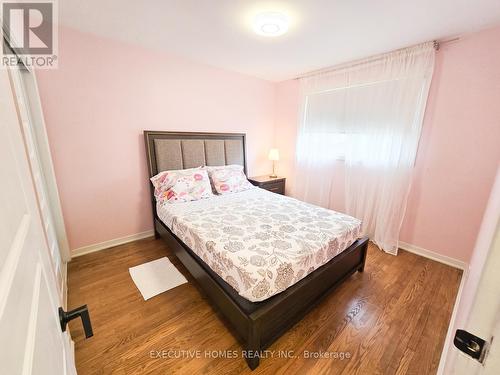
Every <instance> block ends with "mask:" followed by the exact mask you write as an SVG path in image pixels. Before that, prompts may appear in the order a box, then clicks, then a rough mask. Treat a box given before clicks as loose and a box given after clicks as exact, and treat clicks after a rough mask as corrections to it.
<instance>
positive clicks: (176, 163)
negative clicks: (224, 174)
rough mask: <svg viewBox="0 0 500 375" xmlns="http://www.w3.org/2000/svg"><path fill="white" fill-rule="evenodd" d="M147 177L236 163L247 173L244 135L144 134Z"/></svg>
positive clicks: (153, 132) (145, 132) (159, 132)
mask: <svg viewBox="0 0 500 375" xmlns="http://www.w3.org/2000/svg"><path fill="white" fill-rule="evenodd" d="M144 138H145V141H146V153H147V159H148V170H149V177H152V176H155V175H156V174H158V173H160V172H162V171H166V170H172V169H187V168H195V167H200V166H205V165H208V166H218V165H229V164H239V165H242V166H243V168H244V171H245V174H246V172H247V165H246V149H245V148H246V144H245V134H236V133H190V132H167V131H165V132H161V131H149V130H147V131H144Z"/></svg>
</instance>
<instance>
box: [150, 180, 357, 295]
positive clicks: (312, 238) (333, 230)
mask: <svg viewBox="0 0 500 375" xmlns="http://www.w3.org/2000/svg"><path fill="white" fill-rule="evenodd" d="M157 214H158V217H159V218H160V219H161V220H162V221H163V223H164V224H165V225H166V226H167V227H168V228H170V230H171V231H172V232H173V233H174V234H175V235H176V236H177V237H178V238H179V239H181V240H182V241H183V242H184V243H185V244H186V245H187V246H189V248H190V249H192V250H193V251H194V252H195V253H196V255H198V256H199V257H200V258H201V259H202V260H203V261H204V262H205V263H206V264H207V265H208V266H209V267H210V268H211V269H212V270H213V271H214V272H215V273H217V274H218V275H219V276H220V277H221V278H222V279H223V280H224V281H226V282H227V283H228V284H229V285H231V286H232V287H233V288H234V289H235V290H236V291H237V292H238V294H239V295H241V296H242V297H244V298H245V299H247V300H249V301H251V302H257V301H263V300H265V299H267V298H269V297H271V296H273V295H275V294H277V293H280V292H282V291H283V290H285V289H286V288H288V287H289V286H290V285H293V284H294V283H296V282H298V281H299V280H301V279H303V278H304V277H306V276H307V275H308V274H310V273H311V272H313V271H314V270H315V269H317V268H319V267H321V266H322V265H324V264H325V263H327V262H328V261H329V260H331V259H332V258H334V257H335V256H336V255H338V254H339V253H341V252H342V251H344V250H345V249H347V248H348V247H349V246H350V245H351V244H352V243H353V242H354V241H355V240H356V239H357V238H359V236H360V231H361V221H360V220H358V219H356V218H353V217H351V216H348V215H344V214H341V213H339V212H335V211H332V210H328V209H324V208H321V207H317V206H314V205H311V204H308V203H305V202H302V201H299V200H297V199H294V198H290V197H286V196H283V195H278V194H274V193H271V192H268V191H266V190H263V189H260V188H253V189H249V190H246V191H243V192H239V193H233V194H227V195H219V196H214V197H212V198H209V199H202V200H198V201H193V202H184V203H174V204H171V203H163V204H162V203H157Z"/></svg>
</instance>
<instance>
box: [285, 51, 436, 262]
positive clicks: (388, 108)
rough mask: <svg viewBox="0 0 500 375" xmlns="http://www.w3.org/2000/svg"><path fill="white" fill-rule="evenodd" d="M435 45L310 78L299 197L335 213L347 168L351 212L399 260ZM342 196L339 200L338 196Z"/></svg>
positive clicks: (305, 83) (304, 93) (300, 140)
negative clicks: (340, 169) (337, 168)
mask: <svg viewBox="0 0 500 375" xmlns="http://www.w3.org/2000/svg"><path fill="white" fill-rule="evenodd" d="M434 55H435V50H434V47H433V43H425V44H421V45H418V46H415V47H411V48H406V49H403V50H398V51H395V52H392V53H388V54H384V55H380V56H378V57H375V58H371V59H369V60H365V61H360V62H356V63H355V64H353V65H351V66H348V65H346V66H343V67H340V68H339V69H335V70H332V71H329V72H327V73H322V74H317V75H315V76H312V77H307V78H302V79H301V82H300V87H301V100H302V104H301V116H300V119H299V121H300V123H299V132H298V137H297V157H296V168H297V169H296V176H295V177H296V178H295V181H296V182H295V189H294V195H295V196H297V197H298V198H299V199H303V200H305V201H308V202H311V203H314V204H318V205H321V206H324V207H329V206H330V199H331V195H332V192H331V191H330V190H331V186H332V181H333V179H335V177H336V176H335V175H334V172H333V171H334V168H333V165H334V163H336V162H338V161H339V160H341V161H342V160H343V162H344V165H345V174H344V177H343V178H344V179H345V207H346V211H347V213H348V214H350V215H352V216H355V217H357V218H359V219H361V220H363V231H364V233H365V234H366V235H369V236H370V238H371V239H372V240H373V241H374V242H375V243H376V244H377V245H378V246H379V247H381V248H382V249H383V250H385V251H386V252H389V253H392V254H397V249H398V236H399V230H400V227H401V223H402V220H403V217H404V213H405V208H406V201H407V195H408V192H409V188H410V183H411V174H412V169H413V165H414V162H415V156H416V152H417V146H418V141H419V138H420V133H421V128H422V121H423V116H424V112H425V105H426V101H427V96H428V93H429V87H430V82H431V79H432V73H433V69H434ZM333 194H335V192H333Z"/></svg>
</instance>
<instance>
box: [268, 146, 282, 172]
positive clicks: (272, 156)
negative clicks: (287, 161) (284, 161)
mask: <svg viewBox="0 0 500 375" xmlns="http://www.w3.org/2000/svg"><path fill="white" fill-rule="evenodd" d="M269 160H272V161H273V174H272V175H270V176H269V177H271V178H276V177H278V176H277V175H276V171H275V163H276V161H278V160H280V152H279V151H278V149H277V148H272V149H270V150H269Z"/></svg>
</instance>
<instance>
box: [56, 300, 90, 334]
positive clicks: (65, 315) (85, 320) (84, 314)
mask: <svg viewBox="0 0 500 375" xmlns="http://www.w3.org/2000/svg"><path fill="white" fill-rule="evenodd" d="M78 317H80V318H82V324H83V330H84V331H85V338H87V339H88V338H89V337H92V336H94V332H93V331H92V323H90V315H89V309H88V308H87V305H83V306H80V307H77V308H76V309H74V310H71V311H68V312H66V311H64V310H63V308H62V307H59V322H60V323H61V329H62V331H63V332H65V331H66V325H67V324H68V322H69V321H70V320H73V319H76V318H78Z"/></svg>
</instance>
